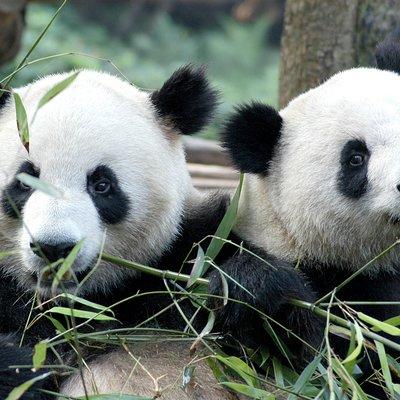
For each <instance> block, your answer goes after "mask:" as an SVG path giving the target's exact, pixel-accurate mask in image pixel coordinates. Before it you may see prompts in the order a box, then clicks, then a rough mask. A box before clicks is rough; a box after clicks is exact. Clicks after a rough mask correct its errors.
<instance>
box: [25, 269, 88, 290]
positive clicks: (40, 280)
mask: <svg viewBox="0 0 400 400" xmlns="http://www.w3.org/2000/svg"><path fill="white" fill-rule="evenodd" d="M89 272H90V269H87V270H84V271H76V272H75V271H74V273H73V274H72V273H71V272H70V271H67V272H66V273H65V274H64V275H63V277H62V278H61V279H60V281H59V282H58V286H59V287H60V288H63V287H65V288H66V289H70V288H73V287H76V286H78V285H79V283H80V282H82V281H83V280H84V279H85V277H86V276H87V275H88V273H89ZM31 275H32V278H33V280H34V283H35V284H36V285H39V286H40V287H43V288H49V287H51V286H52V285H53V282H54V280H55V279H56V276H55V271H54V272H53V271H49V270H48V271H46V272H44V273H43V274H39V275H38V274H37V273H32V274H31Z"/></svg>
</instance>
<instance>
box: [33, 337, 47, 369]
mask: <svg viewBox="0 0 400 400" xmlns="http://www.w3.org/2000/svg"><path fill="white" fill-rule="evenodd" d="M46 354H47V343H46V342H39V343H38V344H36V345H35V348H34V351H33V357H32V362H33V368H35V369H36V370H38V369H39V368H41V366H42V365H43V363H44V362H45V361H46Z"/></svg>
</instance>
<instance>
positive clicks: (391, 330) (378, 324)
mask: <svg viewBox="0 0 400 400" xmlns="http://www.w3.org/2000/svg"><path fill="white" fill-rule="evenodd" d="M357 316H358V318H360V319H361V320H362V321H364V322H367V323H368V324H370V325H372V327H373V328H372V330H374V331H377V332H379V331H383V332H385V333H388V334H389V335H392V336H400V329H399V328H396V327H395V326H393V325H389V324H387V323H386V322H382V321H379V320H378V319H375V318H372V317H370V316H369V315H366V314H364V313H362V312H358V313H357Z"/></svg>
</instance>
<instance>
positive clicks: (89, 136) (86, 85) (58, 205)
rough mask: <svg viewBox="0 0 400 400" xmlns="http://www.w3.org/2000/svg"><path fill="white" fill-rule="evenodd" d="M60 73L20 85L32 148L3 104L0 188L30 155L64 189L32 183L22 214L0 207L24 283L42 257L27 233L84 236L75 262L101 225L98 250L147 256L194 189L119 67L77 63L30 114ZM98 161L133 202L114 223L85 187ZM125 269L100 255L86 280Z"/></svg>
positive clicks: (172, 227) (106, 281)
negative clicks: (72, 74)
mask: <svg viewBox="0 0 400 400" xmlns="http://www.w3.org/2000/svg"><path fill="white" fill-rule="evenodd" d="M67 76H68V75H67V74H60V75H53V76H48V77H45V78H43V79H40V80H38V81H37V82H34V83H32V84H30V85H28V86H25V87H23V88H21V89H19V90H17V92H18V93H19V94H20V95H21V97H22V99H23V102H24V105H25V108H26V110H27V114H28V120H29V121H30V122H31V123H30V126H29V130H30V152H29V154H28V153H27V151H26V150H25V149H24V147H23V146H22V144H21V142H20V140H19V137H18V132H17V125H16V116H15V109H14V105H13V102H10V104H9V105H8V106H7V107H5V108H4V109H3V110H1V116H0V118H1V124H0V169H1V173H0V191H2V190H3V189H4V187H5V185H6V184H7V183H8V182H10V181H11V180H12V179H15V173H16V171H17V169H18V167H19V166H20V165H21V163H22V161H23V160H28V159H29V160H31V161H32V162H33V163H34V165H35V166H37V167H38V168H40V178H41V179H42V180H43V181H45V182H49V183H50V184H52V185H54V186H56V187H57V188H58V189H60V190H61V191H62V192H63V197H62V198H54V197H50V196H48V195H46V194H44V193H42V192H38V191H36V192H35V193H34V194H33V195H32V196H31V197H30V198H29V200H28V202H27V203H26V205H25V207H24V209H23V212H22V216H23V221H14V220H11V219H10V218H8V217H7V216H5V215H3V214H2V210H0V237H1V240H2V244H3V247H5V248H12V249H16V250H17V252H18V255H17V257H15V259H14V260H13V262H9V263H8V265H7V266H6V267H8V272H9V273H10V274H12V276H14V277H16V278H17V279H18V281H19V282H20V284H21V285H24V286H25V287H27V288H31V287H32V282H31V278H30V274H29V273H30V272H32V270H34V269H35V268H36V269H37V268H39V267H40V266H42V260H41V259H39V257H37V256H35V255H34V254H33V253H32V251H31V249H30V248H29V243H30V241H31V240H32V238H31V236H33V239H34V240H36V241H41V240H44V241H45V240H46V239H50V238H52V239H53V240H57V239H60V240H69V239H70V240H72V241H77V240H81V239H84V245H83V249H82V251H81V252H80V255H79V258H78V260H77V263H76V266H75V267H74V268H77V269H78V270H79V269H84V268H86V267H88V266H89V265H92V264H93V263H94V261H95V260H96V257H97V256H98V253H99V250H100V248H101V244H102V241H103V237H104V235H106V240H105V251H107V252H109V253H112V254H114V255H118V256H122V257H126V258H129V259H131V260H135V261H137V262H141V263H147V262H149V261H150V260H151V259H154V258H156V257H158V256H159V255H160V254H161V253H162V252H163V251H164V250H165V248H166V247H167V246H168V245H169V243H171V241H172V240H173V238H174V236H175V235H176V233H177V229H178V225H179V222H180V218H181V213H182V209H183V205H184V202H185V200H186V199H187V197H188V196H189V193H191V191H192V186H191V183H190V178H189V174H188V172H187V169H186V165H185V157H184V152H183V149H182V145H181V143H180V142H179V140H178V139H177V136H175V137H174V136H173V135H172V136H171V132H170V130H167V129H163V127H162V125H161V123H160V121H158V120H157V118H156V113H155V110H154V108H153V105H152V103H151V101H150V98H149V94H148V93H146V92H143V91H140V90H139V89H137V88H135V87H134V86H132V85H130V84H129V83H127V82H124V81H122V80H120V79H118V78H116V77H113V76H111V75H108V74H105V73H100V72H95V71H81V72H80V73H79V75H78V77H77V78H76V80H75V81H74V82H73V83H72V84H71V85H70V86H69V87H68V88H67V89H65V90H64V91H63V92H61V93H60V94H58V95H57V96H56V97H55V98H53V99H52V100H51V101H50V102H49V103H47V104H46V105H45V106H43V107H42V108H41V109H39V111H38V112H37V114H36V117H35V119H34V120H33V122H32V118H33V115H34V113H35V111H36V109H37V105H38V101H39V100H40V99H41V97H42V96H43V95H44V94H45V93H46V92H47V91H48V90H50V89H51V88H52V87H53V86H54V85H55V84H56V83H58V82H60V81H61V80H63V79H65V78H66V77H67ZM101 164H105V165H107V166H109V167H110V168H111V169H112V170H113V171H114V172H115V173H116V174H117V178H118V180H119V183H120V186H121V187H122V189H123V191H124V192H125V193H126V194H127V195H128V197H129V199H130V202H131V207H130V212H129V215H128V217H127V218H126V219H125V220H124V221H123V222H122V223H119V224H116V225H108V226H105V225H104V224H103V223H102V222H101V221H100V218H99V216H98V214H97V212H96V209H95V207H94V205H93V202H92V201H91V199H90V197H89V194H88V193H87V191H86V177H87V173H88V172H89V171H91V170H93V169H95V168H96V167H97V166H98V165H101ZM1 250H4V248H2V249H1ZM21 261H22V262H21ZM132 273H133V272H131V271H129V270H127V269H123V268H117V267H115V266H111V265H107V264H105V263H101V264H100V266H99V267H98V269H97V270H96V272H95V273H94V274H93V276H92V277H91V278H90V279H89V281H88V282H87V283H86V285H85V287H84V290H86V291H91V290H97V289H103V290H110V289H112V287H113V286H115V285H118V283H119V282H120V280H121V279H123V278H124V276H125V275H126V274H132Z"/></svg>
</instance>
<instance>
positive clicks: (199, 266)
mask: <svg viewBox="0 0 400 400" xmlns="http://www.w3.org/2000/svg"><path fill="white" fill-rule="evenodd" d="M203 269H204V251H203V249H202V248H201V246H198V249H197V256H196V260H195V262H194V265H193V268H192V271H191V273H190V278H189V280H188V283H187V285H186V287H190V286H192V285H193V284H194V283H195V282H196V280H197V279H198V278H200V277H201V275H202V274H203Z"/></svg>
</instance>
